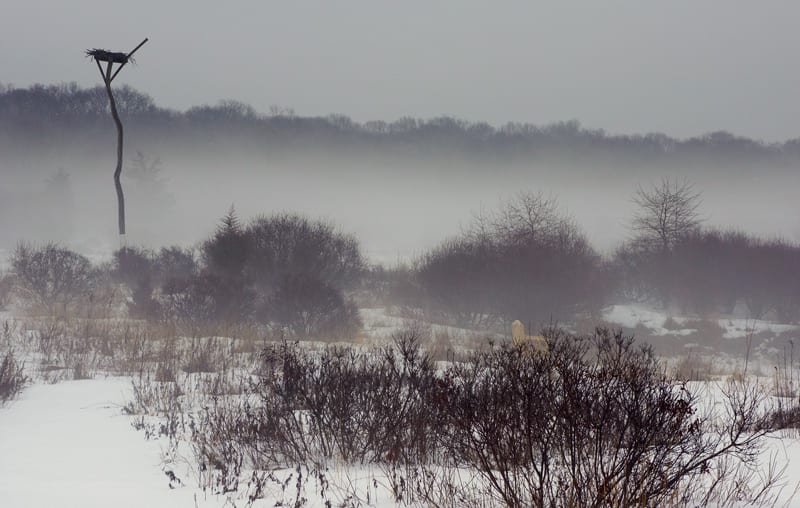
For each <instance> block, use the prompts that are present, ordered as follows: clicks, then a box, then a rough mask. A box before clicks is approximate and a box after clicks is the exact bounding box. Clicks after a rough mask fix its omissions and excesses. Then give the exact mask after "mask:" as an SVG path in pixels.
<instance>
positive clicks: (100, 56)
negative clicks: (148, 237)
mask: <svg viewBox="0 0 800 508" xmlns="http://www.w3.org/2000/svg"><path fill="white" fill-rule="evenodd" d="M147 41H148V39H145V40H143V41H142V42H141V43H139V45H138V46H136V47H135V48H134V49H133V51H131V52H130V53H128V54H127V55H126V54H124V53H112V52H110V51H106V50H102V49H92V50H87V51H86V54H87V55H88V56H90V57H92V58H94V61H95V62H96V63H97V68H98V69H99V70H100V76H102V78H103V83H104V84H105V85H106V94H108V102H109V104H110V107H111V116H112V117H113V118H114V124H115V125H116V126H117V167H116V169H115V170H114V188H115V189H116V191H117V222H118V224H119V236H120V240H123V239H124V237H125V194H124V193H123V192H122V182H121V180H120V177H121V176H122V146H123V130H122V121H121V120H120V119H119V112H118V111H117V101H116V100H114V94H113V93H112V91H111V82H112V81H114V78H116V77H117V74H119V71H121V70H122V68H123V67H124V66H125V64H127V63H128V62H129V61H131V59H132V57H133V54H134V53H136V51H137V50H138V49H139V48H141V47H142V46H143V45H144V43H145V42H147ZM100 62H106V69H105V71H103V67H102V66H101V65H100ZM115 63H117V64H119V67H117V70H116V72H114V73H113V74H112V73H111V72H112V70H113V67H114V64H115ZM123 241H124V240H123Z"/></svg>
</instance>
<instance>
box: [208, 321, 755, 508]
mask: <svg viewBox="0 0 800 508" xmlns="http://www.w3.org/2000/svg"><path fill="white" fill-rule="evenodd" d="M548 338H549V341H550V344H551V350H550V353H549V354H545V355H537V354H525V353H523V352H522V351H521V350H519V349H517V348H515V347H512V346H509V345H501V346H494V347H492V348H491V349H489V350H488V351H487V350H484V351H483V352H478V353H475V354H474V355H473V356H472V357H471V358H470V359H469V360H468V361H467V362H465V363H455V364H452V365H451V366H449V367H447V368H446V369H445V370H444V371H443V372H441V371H437V370H436V369H435V368H434V365H433V362H432V361H431V359H430V357H429V356H427V354H425V353H423V352H422V351H420V350H419V349H418V341H419V339H420V335H419V333H418V332H416V331H414V330H410V331H409V330H407V331H404V332H403V333H401V334H398V336H396V338H395V344H394V346H390V347H385V348H383V349H377V350H364V349H361V350H356V349H349V348H348V349H343V348H337V347H330V348H327V349H325V350H323V351H321V352H311V351H309V350H305V349H302V348H300V347H298V346H297V345H296V344H295V345H293V344H289V343H285V342H284V343H283V344H280V345H276V346H270V347H269V348H267V349H266V350H264V352H263V354H262V358H261V369H260V375H259V376H258V378H256V379H255V380H254V381H253V382H252V383H251V385H250V394H249V395H250V396H251V397H248V398H247V400H248V401H249V402H248V403H247V404H245V405H237V406H236V407H235V408H234V407H233V406H229V405H225V404H218V405H214V406H213V407H209V408H207V410H206V411H205V413H204V415H203V417H202V418H201V419H200V422H199V424H198V427H197V429H196V431H195V432H193V439H194V444H195V447H196V450H197V452H198V454H199V458H200V460H201V462H202V464H203V465H204V466H205V467H206V468H209V469H210V470H211V471H213V472H214V474H216V475H217V476H216V481H217V485H218V486H219V487H220V488H221V489H223V490H224V489H225V488H226V486H230V485H231V484H233V483H235V482H236V481H237V480H236V479H237V478H238V477H239V474H240V473H241V472H242V469H243V468H250V467H255V468H256V469H259V470H264V471H269V470H272V469H274V468H280V467H294V466H295V465H297V464H308V465H314V466H315V467H316V468H317V469H318V470H320V471H322V470H324V468H325V465H326V464H331V463H341V461H344V462H345V463H346V464H374V465H377V466H379V467H380V468H382V469H384V470H385V471H386V472H387V477H389V478H390V479H391V481H392V482H393V485H392V487H393V491H394V493H395V496H396V497H397V500H398V501H400V500H402V501H406V502H414V501H416V502H422V503H423V504H430V505H434V506H442V505H444V506H484V505H487V503H488V505H501V506H511V507H522V506H565V507H566V506H620V507H621V506H663V505H667V504H670V505H680V504H688V503H694V504H698V503H699V504H703V503H707V502H711V501H712V500H717V501H719V500H720V496H721V497H725V496H729V495H734V496H738V497H736V499H740V500H741V499H748V498H752V496H756V497H757V496H758V495H759V494H758V492H757V491H749V490H748V487H747V485H748V483H747V482H743V483H742V478H743V477H742V476H740V474H742V473H743V472H744V474H745V476H746V474H747V471H750V469H748V468H749V467H751V466H752V465H753V461H754V460H756V456H757V453H756V452H757V450H758V446H759V445H758V440H759V439H760V438H761V437H762V436H763V435H764V434H765V433H766V432H767V429H768V428H769V422H768V421H767V419H766V417H764V416H761V415H760V413H759V412H758V404H759V402H760V399H759V397H758V395H757V393H756V391H754V390H753V389H752V388H748V387H745V386H737V387H736V389H735V390H733V389H731V392H730V395H731V396H730V397H728V398H726V399H725V400H726V402H725V403H724V404H723V406H724V407H725V411H727V413H726V418H725V419H724V420H718V419H715V418H714V417H713V415H711V414H707V413H704V412H703V411H702V410H701V408H698V406H697V404H696V403H697V400H696V398H695V396H694V395H693V394H692V393H691V392H690V391H689V390H688V389H687V387H686V386H685V385H683V384H676V383H674V382H671V381H669V380H668V379H666V378H665V377H664V376H663V370H662V368H661V367H660V366H659V365H658V364H657V362H656V360H655V359H654V357H653V354H652V352H651V350H649V349H648V348H640V347H637V346H635V345H634V343H633V341H632V339H631V338H629V337H625V336H623V335H622V334H621V333H614V332H611V331H609V330H604V329H600V330H597V332H596V333H595V334H593V335H591V336H584V337H574V336H568V335H566V334H564V333H561V332H559V331H557V330H551V331H550V332H549V333H548ZM734 393H735V394H736V395H733V394H734ZM737 461H738V462H737ZM715 480H718V481H715Z"/></svg>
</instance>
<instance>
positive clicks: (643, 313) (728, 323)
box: [603, 304, 800, 339]
mask: <svg viewBox="0 0 800 508" xmlns="http://www.w3.org/2000/svg"><path fill="white" fill-rule="evenodd" d="M603 319H604V320H605V321H607V322H609V323H612V324H616V325H620V326H623V327H625V328H636V327H637V326H639V325H641V326H644V327H646V328H647V329H648V330H649V331H650V333H651V334H652V335H662V336H663V335H677V336H686V335H691V334H693V333H695V332H697V329H695V328H691V327H688V326H687V327H686V328H677V327H676V326H682V325H684V324H687V323H689V319H688V318H686V317H682V316H669V315H668V314H667V313H665V312H663V311H660V310H655V309H653V308H651V307H647V306H645V305H636V304H628V305H611V306H609V307H607V308H606V309H605V311H604V312H603ZM668 321H672V326H670V327H667V326H666V325H667V323H668ZM714 322H715V323H716V324H717V325H719V327H720V328H722V329H723V330H724V333H723V337H724V338H726V339H739V338H743V337H745V336H747V335H748V334H758V333H762V332H770V333H773V334H780V333H786V332H795V331H800V327H798V326H797V325H788V324H781V323H774V322H772V321H767V320H763V319H744V318H736V317H727V318H720V319H715V320H714Z"/></svg>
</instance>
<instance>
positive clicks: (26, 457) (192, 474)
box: [0, 306, 800, 508]
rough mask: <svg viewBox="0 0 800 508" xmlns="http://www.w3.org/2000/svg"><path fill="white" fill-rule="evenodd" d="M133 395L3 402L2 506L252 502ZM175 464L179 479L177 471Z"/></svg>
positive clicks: (368, 326) (86, 387)
mask: <svg viewBox="0 0 800 508" xmlns="http://www.w3.org/2000/svg"><path fill="white" fill-rule="evenodd" d="M363 316H364V322H365V334H366V335H367V337H369V338H370V339H376V340H377V339H379V338H381V337H383V338H388V337H389V336H390V335H391V334H392V333H393V332H396V331H398V330H401V329H402V328H403V326H405V325H406V324H407V323H408V321H409V320H406V319H403V318H397V317H393V316H390V315H388V314H387V313H386V312H385V311H384V310H383V309H370V310H365V311H363ZM604 317H605V319H606V320H607V321H609V322H612V323H616V324H619V325H622V326H625V327H630V328H635V327H636V326H637V325H638V324H640V323H641V324H642V325H644V326H646V327H647V328H649V329H651V330H654V334H658V332H660V331H663V332H664V335H666V334H668V333H674V332H676V330H675V329H673V328H675V326H674V325H670V329H667V328H665V327H664V325H665V324H666V321H667V316H666V315H664V314H663V313H659V312H656V311H654V310H651V309H647V308H646V307H640V306H613V307H610V308H609V309H607V311H606V313H605V316H604ZM4 318H10V315H9V314H4V315H0V321H1V320H2V319H4ZM723 321H725V322H726V324H725V325H723ZM740 321H741V322H740ZM673 322H674V323H677V324H678V325H681V324H683V323H686V322H687V321H686V320H682V319H681V318H673ZM720 326H722V327H724V328H726V330H728V327H730V333H731V334H733V333H734V332H736V331H737V327H739V326H743V327H744V328H748V327H751V328H754V329H756V330H763V329H769V330H772V331H774V332H779V331H781V330H797V327H792V326H789V325H776V324H774V323H769V322H754V321H752V320H750V321H746V322H745V320H734V319H731V320H727V319H721V320H720ZM765 327H767V328H765ZM432 330H433V331H434V333H446V334H447V335H448V336H449V337H451V338H458V337H461V336H462V335H463V336H464V337H470V334H472V335H473V336H474V335H475V332H470V331H469V330H463V329H459V328H453V327H445V326H438V325H433V326H432ZM677 331H678V332H681V331H682V330H681V329H678V330H677ZM739 331H740V330H739ZM726 333H728V332H727V331H726ZM131 399H132V386H131V379H130V378H128V377H97V378H96V379H93V380H83V381H65V382H61V383H58V384H44V383H43V382H41V381H37V382H35V383H34V384H33V385H32V386H29V387H27V388H26V389H25V390H24V391H23V392H22V394H21V395H20V396H19V397H18V399H16V400H13V401H11V402H9V403H8V404H6V405H5V406H2V407H0V507H6V506H8V507H54V508H68V507H81V508H91V507H109V506H114V507H155V508H159V507H187V508H191V507H199V508H202V507H205V508H212V507H213V508H216V507H224V506H229V507H230V506H245V505H246V494H247V493H246V489H244V490H245V491H243V492H241V491H240V492H239V493H237V494H230V495H228V496H217V495H213V494H211V493H209V492H207V491H203V490H202V489H201V488H200V487H199V486H198V475H197V473H196V471H194V470H193V468H194V467H195V466H192V465H191V464H190V459H186V460H183V459H182V458H181V457H180V456H179V455H175V454H174V453H172V452H174V450H172V449H169V447H168V446H167V442H166V439H165V438H162V439H151V440H147V439H145V435H144V432H141V431H137V430H136V429H134V426H133V425H132V424H133V423H134V421H135V418H136V417H134V416H129V415H127V414H125V412H124V411H123V407H124V406H125V405H126V404H127V403H128V402H129V401H130V400H131ZM778 436H779V437H780V436H782V437H783V438H782V439H778V438H772V439H769V440H767V442H766V449H765V451H764V455H763V459H764V463H765V464H766V463H768V461H769V459H770V458H773V459H774V460H775V463H776V465H777V466H778V467H779V468H782V467H786V470H785V473H784V483H785V488H784V490H783V491H782V492H781V501H780V502H778V503H777V504H776V506H787V507H798V508H800V495H797V494H796V490H795V489H796V488H797V486H798V482H800V437H798V435H797V433H796V432H794V433H783V434H778ZM187 457H188V453H187ZM170 472H173V473H174V474H175V475H176V477H177V478H179V479H180V480H181V481H180V482H178V481H177V480H174V479H172V480H171V477H170ZM292 473H293V472H292V471H279V472H276V475H277V477H278V478H279V479H286V478H289V475H291V474H292ZM326 474H327V478H328V479H329V481H330V482H331V484H340V485H351V486H352V485H356V484H357V485H361V486H362V487H363V486H366V488H361V491H362V492H367V491H369V492H370V496H371V497H370V498H369V502H364V503H363V505H364V506H378V507H381V508H384V507H389V506H396V503H394V502H393V501H392V499H391V494H390V493H389V491H388V489H387V487H386V485H385V484H381V478H380V475H381V472H380V471H375V470H367V469H355V468H341V469H334V470H329V471H327V472H326ZM370 485H374V488H372V487H370ZM305 489H306V490H304V492H303V494H307V495H308V497H309V505H308V506H324V504H323V502H322V501H321V500H320V499H319V498H314V496H313V494H314V493H315V489H316V485H315V484H314V483H313V482H309V484H308V485H307V487H305ZM370 489H372V490H370ZM289 490H291V488H290V489H289ZM285 495H286V494H285V493H282V492H280V491H279V490H276V491H275V493H274V495H268V496H267V497H266V498H265V499H262V500H259V501H258V502H256V503H255V504H254V506H256V507H259V506H276V501H277V500H283V496H285ZM330 496H331V497H334V496H336V494H335V493H331V494H330Z"/></svg>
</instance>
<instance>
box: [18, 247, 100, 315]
mask: <svg viewBox="0 0 800 508" xmlns="http://www.w3.org/2000/svg"><path fill="white" fill-rule="evenodd" d="M11 267H12V270H13V273H14V278H15V281H16V282H17V284H16V288H17V289H18V293H19V295H20V297H21V298H22V299H23V300H24V301H25V302H27V303H28V304H29V305H30V306H31V307H32V308H36V309H37V310H38V311H44V312H46V313H49V314H51V315H61V316H66V315H69V314H70V311H72V310H74V308H72V307H74V305H76V304H77V303H79V302H80V301H81V300H86V299H88V298H89V297H90V295H91V291H92V290H93V289H94V288H95V287H96V284H97V282H98V272H97V270H95V268H94V267H93V266H92V264H91V262H90V261H89V260H88V259H87V258H86V257H84V256H82V255H80V254H77V253H75V252H73V251H71V250H69V249H66V248H63V247H60V246H58V245H56V244H53V243H49V244H46V245H44V246H42V247H33V246H31V245H27V244H21V245H19V246H18V247H17V248H16V250H15V251H14V253H13V255H12V257H11Z"/></svg>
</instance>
